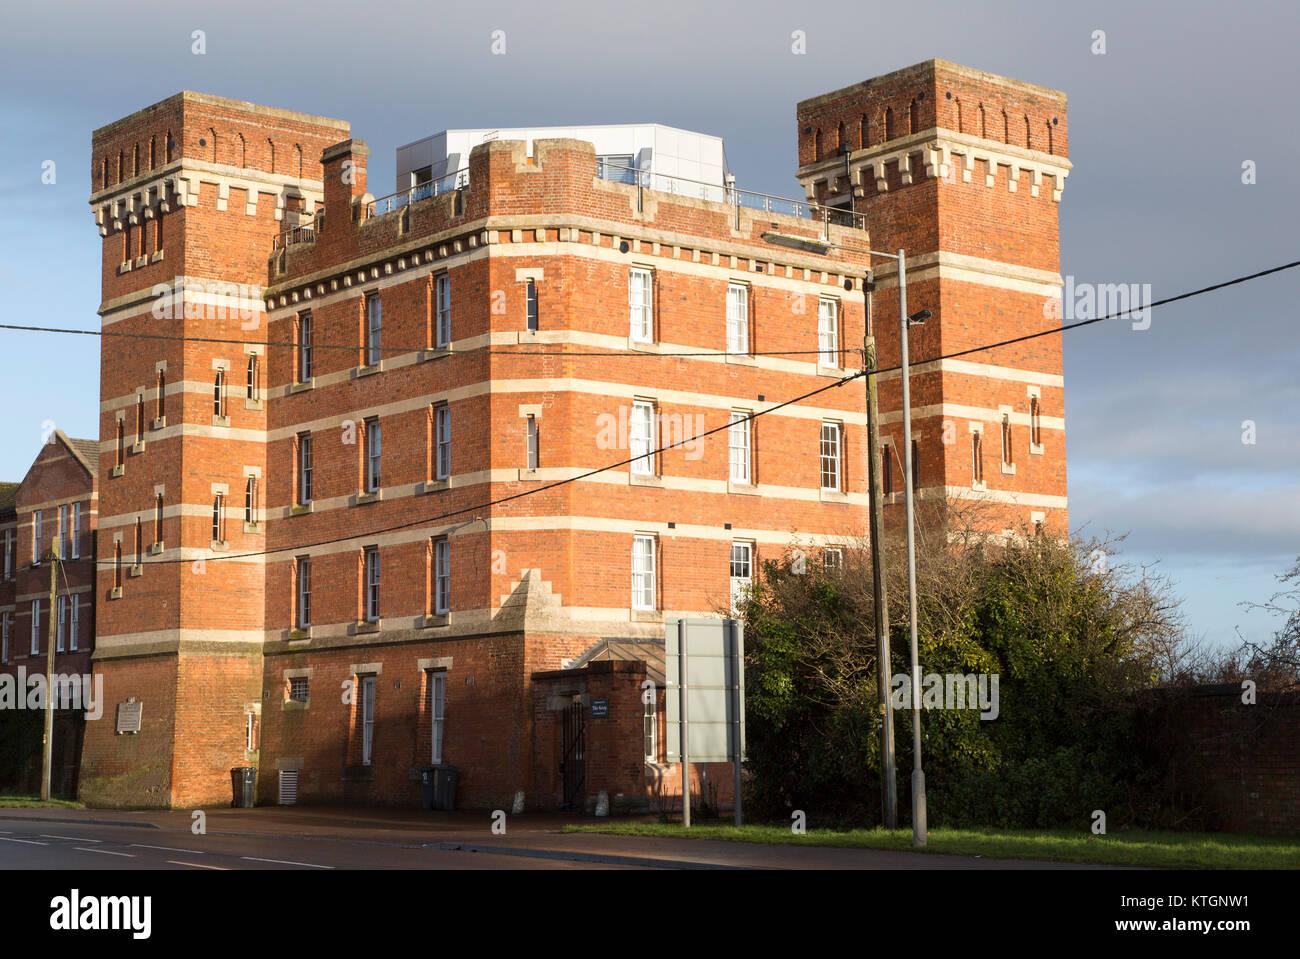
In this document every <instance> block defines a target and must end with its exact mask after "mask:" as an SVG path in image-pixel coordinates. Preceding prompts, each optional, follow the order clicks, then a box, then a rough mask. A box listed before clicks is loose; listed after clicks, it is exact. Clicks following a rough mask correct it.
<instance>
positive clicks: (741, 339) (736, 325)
mask: <svg viewBox="0 0 1300 959" xmlns="http://www.w3.org/2000/svg"><path fill="white" fill-rule="evenodd" d="M727 352H728V353H748V352H749V287H747V286H742V285H741V284H739V283H731V284H728V285H727Z"/></svg>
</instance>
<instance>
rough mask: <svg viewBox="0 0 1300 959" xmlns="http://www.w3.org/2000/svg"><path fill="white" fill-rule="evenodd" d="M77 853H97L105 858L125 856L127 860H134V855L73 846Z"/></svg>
mask: <svg viewBox="0 0 1300 959" xmlns="http://www.w3.org/2000/svg"><path fill="white" fill-rule="evenodd" d="M72 848H74V849H76V850H77V851H78V852H97V853H101V854H103V855H105V856H125V857H126V858H127V859H134V858H135V854H134V853H129V852H113V851H112V850H111V849H87V848H85V847H84V846H73V847H72Z"/></svg>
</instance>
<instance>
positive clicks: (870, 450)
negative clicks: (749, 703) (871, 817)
mask: <svg viewBox="0 0 1300 959" xmlns="http://www.w3.org/2000/svg"><path fill="white" fill-rule="evenodd" d="M874 286H875V281H874V279H873V277H872V274H871V271H870V270H868V271H867V275H866V276H865V277H864V278H863V281H862V295H863V299H864V300H865V305H866V314H865V315H864V317H863V335H862V365H863V369H865V370H867V371H868V373H867V375H866V376H864V377H863V378H862V379H863V382H864V383H865V385H866V390H867V481H868V483H869V484H870V492H869V497H870V501H871V502H870V513H871V515H870V520H869V527H870V534H871V581H872V587H873V594H874V600H875V601H874V605H875V610H876V650H877V653H876V659H877V664H878V670H877V672H878V676H877V680H876V685H877V688H878V691H879V698H880V720H881V721H880V792H881V804H882V806H883V808H884V813H885V815H884V820H885V828H886V829H895V828H897V826H898V782H897V776H896V774H895V771H894V707H893V704H892V703H891V702H890V698H889V694H890V689H891V687H890V669H891V666H890V655H889V605H888V600H887V596H886V589H885V554H884V548H883V547H884V516H885V508H884V501H885V497H884V491H883V490H882V489H881V481H880V405H879V400H878V396H877V391H876V374H875V369H876V338H875V337H874V336H873V335H872V334H871V291H872V288H873V287H874Z"/></svg>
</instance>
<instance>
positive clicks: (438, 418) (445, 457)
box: [433, 405, 451, 480]
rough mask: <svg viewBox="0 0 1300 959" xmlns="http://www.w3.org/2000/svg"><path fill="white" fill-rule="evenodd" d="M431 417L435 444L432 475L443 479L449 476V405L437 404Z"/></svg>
mask: <svg viewBox="0 0 1300 959" xmlns="http://www.w3.org/2000/svg"><path fill="white" fill-rule="evenodd" d="M433 418H434V430H435V436H436V444H437V451H436V456H435V457H434V459H435V461H436V462H435V464H434V466H435V469H436V472H435V473H434V476H435V478H436V479H440V480H445V479H447V478H449V477H450V476H451V407H449V406H446V405H443V406H439V407H438V408H437V409H435V410H434V416H433Z"/></svg>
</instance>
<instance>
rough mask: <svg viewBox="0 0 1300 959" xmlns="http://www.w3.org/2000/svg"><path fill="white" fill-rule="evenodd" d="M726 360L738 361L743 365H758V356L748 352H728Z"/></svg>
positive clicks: (729, 361)
mask: <svg viewBox="0 0 1300 959" xmlns="http://www.w3.org/2000/svg"><path fill="white" fill-rule="evenodd" d="M726 360H727V362H728V363H738V364H740V365H741V366H758V357H756V356H751V355H750V354H748V353H744V354H737V353H730V352H729V353H727V356H726Z"/></svg>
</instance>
